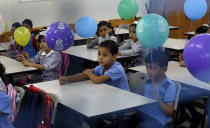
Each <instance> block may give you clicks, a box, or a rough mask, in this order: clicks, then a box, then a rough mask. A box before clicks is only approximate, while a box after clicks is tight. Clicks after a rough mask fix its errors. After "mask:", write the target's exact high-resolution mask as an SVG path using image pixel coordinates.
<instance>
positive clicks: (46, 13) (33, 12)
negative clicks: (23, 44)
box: [0, 0, 149, 27]
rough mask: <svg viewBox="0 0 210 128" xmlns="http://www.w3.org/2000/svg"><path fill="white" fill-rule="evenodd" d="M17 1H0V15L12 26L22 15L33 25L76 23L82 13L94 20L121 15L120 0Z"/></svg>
mask: <svg viewBox="0 0 210 128" xmlns="http://www.w3.org/2000/svg"><path fill="white" fill-rule="evenodd" d="M18 1H19V0H0V14H2V15H3V18H4V19H5V20H7V22H8V25H9V26H11V24H12V23H13V22H16V21H19V22H21V21H22V20H23V19H25V18H30V19H32V21H33V23H34V27H39V26H45V25H50V24H51V23H53V22H55V21H64V22H66V23H75V22H76V21H77V19H78V18H79V17H81V16H91V17H93V18H94V19H95V20H97V21H98V20H106V19H107V20H108V19H117V18H120V17H119V16H118V12H117V6H118V4H119V2H120V0H46V1H39V2H28V3H19V2H18ZM136 1H137V3H138V4H139V13H138V15H137V16H143V15H145V14H146V8H145V2H148V1H149V0H136Z"/></svg>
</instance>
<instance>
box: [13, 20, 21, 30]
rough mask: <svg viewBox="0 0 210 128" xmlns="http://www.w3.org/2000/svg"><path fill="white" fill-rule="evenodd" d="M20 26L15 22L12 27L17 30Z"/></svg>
mask: <svg viewBox="0 0 210 128" xmlns="http://www.w3.org/2000/svg"><path fill="white" fill-rule="evenodd" d="M20 26H21V24H20V23H19V22H15V23H13V24H12V27H13V28H15V29H16V28H18V27H20Z"/></svg>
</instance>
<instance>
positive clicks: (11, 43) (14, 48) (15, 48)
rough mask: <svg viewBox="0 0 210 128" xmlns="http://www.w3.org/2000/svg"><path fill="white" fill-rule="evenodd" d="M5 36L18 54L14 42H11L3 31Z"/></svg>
mask: <svg viewBox="0 0 210 128" xmlns="http://www.w3.org/2000/svg"><path fill="white" fill-rule="evenodd" d="M5 36H6V37H7V39H8V40H9V41H10V43H11V44H12V46H13V48H14V49H15V52H16V53H17V54H18V50H17V48H16V47H15V44H14V42H12V40H11V39H10V38H9V36H8V35H7V34H6V33H5Z"/></svg>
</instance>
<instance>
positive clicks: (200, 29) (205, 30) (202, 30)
mask: <svg viewBox="0 0 210 128" xmlns="http://www.w3.org/2000/svg"><path fill="white" fill-rule="evenodd" d="M203 33H209V27H208V26H207V25H203V26H200V27H198V28H197V29H196V31H195V36H196V35H199V34H203ZM179 64H180V66H183V67H185V63H184V57H183V54H182V53H180V54H179Z"/></svg>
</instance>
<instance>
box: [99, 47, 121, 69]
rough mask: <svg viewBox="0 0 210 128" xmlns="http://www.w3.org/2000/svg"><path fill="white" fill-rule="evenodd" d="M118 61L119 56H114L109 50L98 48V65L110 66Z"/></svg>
mask: <svg viewBox="0 0 210 128" xmlns="http://www.w3.org/2000/svg"><path fill="white" fill-rule="evenodd" d="M116 59H117V54H116V55H112V54H111V53H110V52H109V50H108V49H107V48H103V47H99V48H98V63H99V65H101V66H109V65H111V64H113V62H114V61H115V60H116Z"/></svg>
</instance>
